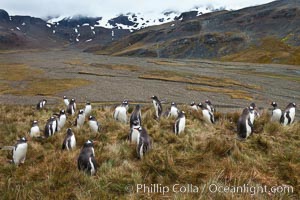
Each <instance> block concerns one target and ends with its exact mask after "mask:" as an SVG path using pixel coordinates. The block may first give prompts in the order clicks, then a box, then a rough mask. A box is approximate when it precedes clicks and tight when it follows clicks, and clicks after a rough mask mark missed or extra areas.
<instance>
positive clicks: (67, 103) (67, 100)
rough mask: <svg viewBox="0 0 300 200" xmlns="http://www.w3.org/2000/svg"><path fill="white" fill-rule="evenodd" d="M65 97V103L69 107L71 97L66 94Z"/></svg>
mask: <svg viewBox="0 0 300 200" xmlns="http://www.w3.org/2000/svg"><path fill="white" fill-rule="evenodd" d="M63 99H64V103H65V105H66V106H67V107H68V106H69V103H70V101H69V99H68V98H67V97H66V96H64V97H63Z"/></svg>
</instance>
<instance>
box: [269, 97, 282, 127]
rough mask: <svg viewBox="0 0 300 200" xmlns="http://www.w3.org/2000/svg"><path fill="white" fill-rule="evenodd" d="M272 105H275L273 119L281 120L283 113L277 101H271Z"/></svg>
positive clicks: (273, 120) (275, 120) (274, 120)
mask: <svg viewBox="0 0 300 200" xmlns="http://www.w3.org/2000/svg"><path fill="white" fill-rule="evenodd" d="M271 106H273V110H272V116H271V121H272V122H280V118H281V115H282V111H281V109H280V108H278V107H277V103H276V102H275V101H273V102H272V103H271Z"/></svg>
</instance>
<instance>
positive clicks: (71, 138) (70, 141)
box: [62, 128, 76, 151]
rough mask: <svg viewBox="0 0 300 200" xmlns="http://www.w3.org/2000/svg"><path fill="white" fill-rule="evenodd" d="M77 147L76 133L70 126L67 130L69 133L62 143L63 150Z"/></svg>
mask: <svg viewBox="0 0 300 200" xmlns="http://www.w3.org/2000/svg"><path fill="white" fill-rule="evenodd" d="M75 147H76V139H75V135H74V133H73V132H72V129H71V128H68V130H67V135H66V137H65V139H64V142H63V144H62V149H63V150H68V151H69V150H72V149H75Z"/></svg>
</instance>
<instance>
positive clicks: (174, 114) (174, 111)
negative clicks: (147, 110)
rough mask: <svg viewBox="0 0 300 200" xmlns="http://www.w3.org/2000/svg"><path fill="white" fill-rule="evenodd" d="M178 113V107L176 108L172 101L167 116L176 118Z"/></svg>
mask: <svg viewBox="0 0 300 200" xmlns="http://www.w3.org/2000/svg"><path fill="white" fill-rule="evenodd" d="M178 113H179V109H178V108H177V105H176V103H175V102H172V103H171V108H170V112H169V115H168V117H174V118H177V117H178Z"/></svg>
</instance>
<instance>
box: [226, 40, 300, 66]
mask: <svg viewBox="0 0 300 200" xmlns="http://www.w3.org/2000/svg"><path fill="white" fill-rule="evenodd" d="M285 42H286V40H285V39H284V38H283V39H282V40H280V39H278V38H273V37H268V38H264V39H262V40H261V43H260V44H259V45H257V46H251V47H249V48H247V49H245V50H243V51H240V52H238V53H236V54H232V55H227V56H224V57H222V58H221V60H222V61H236V62H251V63H280V64H291V65H300V48H299V47H293V46H290V45H288V44H286V43H285Z"/></svg>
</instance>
